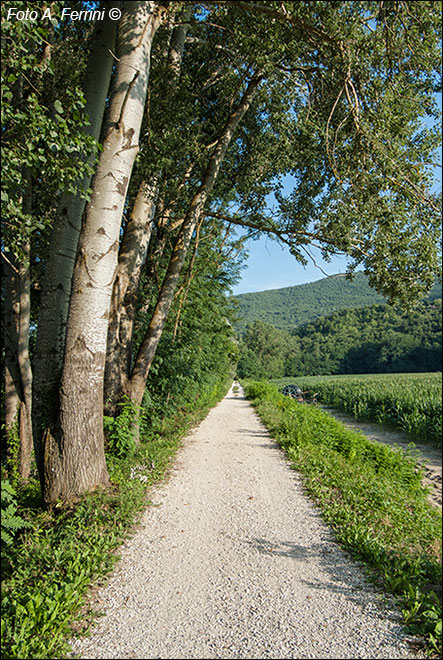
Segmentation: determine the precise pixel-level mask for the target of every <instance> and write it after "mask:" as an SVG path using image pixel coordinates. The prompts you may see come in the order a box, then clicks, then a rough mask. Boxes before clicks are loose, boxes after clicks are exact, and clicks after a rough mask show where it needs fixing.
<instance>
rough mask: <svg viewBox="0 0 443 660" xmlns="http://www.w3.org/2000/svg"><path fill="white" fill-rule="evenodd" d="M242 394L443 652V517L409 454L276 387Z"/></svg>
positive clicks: (354, 545) (257, 386) (415, 627)
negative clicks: (441, 593) (373, 439)
mask: <svg viewBox="0 0 443 660" xmlns="http://www.w3.org/2000/svg"><path fill="white" fill-rule="evenodd" d="M245 392H246V395H247V396H248V397H251V399H252V401H253V403H254V405H255V406H256V409H257V412H258V414H259V415H260V417H261V418H262V420H263V421H264V423H265V424H266V425H267V427H268V428H269V430H270V432H271V434H272V435H273V437H275V438H276V439H277V440H278V442H279V444H280V445H281V446H282V447H284V449H285V451H286V452H287V454H288V456H289V458H290V460H291V462H292V465H293V466H294V468H295V469H297V470H298V471H299V472H300V473H301V474H302V475H303V480H304V484H305V486H306V488H307V489H308V491H309V492H310V493H311V494H312V496H313V497H314V498H315V500H316V502H317V504H318V506H319V507H320V509H321V511H322V515H323V517H324V519H325V521H326V522H327V524H328V525H330V526H331V527H332V528H333V530H334V534H335V536H336V538H337V539H338V540H339V541H340V542H341V543H342V544H343V545H344V546H345V547H346V548H347V550H348V551H349V552H350V553H351V554H352V555H354V556H355V557H356V558H358V559H359V560H362V561H364V562H365V563H366V564H367V565H368V567H370V569H371V575H372V576H373V577H374V579H376V580H377V582H378V583H379V584H380V585H382V586H383V588H384V589H385V590H386V591H387V592H390V593H393V594H395V595H396V596H397V598H398V599H399V602H400V604H401V607H402V611H403V617H404V621H405V624H407V625H408V628H409V629H410V630H411V632H413V633H415V634H419V635H422V636H424V637H425V638H426V640H427V644H428V649H429V651H430V652H435V651H437V652H440V651H441V603H440V601H439V599H438V597H437V595H436V594H437V593H438V591H439V588H440V582H441V514H440V512H439V511H438V510H437V509H435V508H434V507H432V506H431V505H430V504H429V503H428V502H427V500H426V497H425V495H426V490H425V489H424V488H423V487H422V486H421V483H420V481H421V475H420V471H419V470H417V469H416V466H415V462H414V461H413V459H412V457H411V456H408V455H407V454H406V455H405V454H403V453H402V452H399V451H398V450H394V449H391V448H389V447H385V446H382V445H377V444H375V443H372V442H370V441H369V440H367V439H366V438H365V437H364V436H363V435H362V434H360V433H355V432H353V431H349V430H347V429H346V428H345V427H344V426H343V425H342V424H341V423H340V422H337V421H336V420H334V419H332V418H331V417H330V416H329V415H328V414H327V413H325V412H324V411H322V410H320V409H318V408H316V407H312V406H306V405H303V404H300V403H298V402H296V401H294V400H292V399H289V398H287V397H284V396H283V395H282V394H280V393H279V392H278V390H277V387H276V386H275V385H271V384H269V383H247V384H246V387H245Z"/></svg>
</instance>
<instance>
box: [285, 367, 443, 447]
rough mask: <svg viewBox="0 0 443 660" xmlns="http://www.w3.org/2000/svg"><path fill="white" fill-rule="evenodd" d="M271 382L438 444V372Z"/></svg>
mask: <svg viewBox="0 0 443 660" xmlns="http://www.w3.org/2000/svg"><path fill="white" fill-rule="evenodd" d="M273 382H274V383H275V384H276V385H277V386H278V387H279V388H282V387H283V386H284V385H287V384H289V383H295V384H296V385H298V386H299V387H301V388H302V389H303V390H314V391H315V392H317V393H318V401H319V403H323V404H325V405H329V406H332V407H333V408H337V409H338V410H343V411H345V412H347V413H349V414H351V415H353V416H354V417H356V418H357V419H366V420H372V421H375V422H378V423H380V424H383V423H384V424H390V425H392V426H394V427H395V428H399V429H401V430H402V431H405V432H406V433H407V434H408V435H409V436H410V437H411V438H420V439H423V440H428V441H433V442H435V443H436V444H438V445H440V444H441V435H442V381H441V374H440V373H419V374H374V375H356V376H354V375H351V376H348V375H346V376H311V377H300V378H299V377H289V378H284V379H279V380H276V381H273Z"/></svg>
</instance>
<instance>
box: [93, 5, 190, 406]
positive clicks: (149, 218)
mask: <svg viewBox="0 0 443 660" xmlns="http://www.w3.org/2000/svg"><path fill="white" fill-rule="evenodd" d="M192 10H193V8H192V7H191V6H190V7H186V8H185V9H184V10H183V12H182V14H181V16H180V18H181V21H183V22H182V23H181V24H180V25H178V26H176V27H175V28H174V29H173V30H172V33H171V39H170V42H169V48H168V49H167V51H166V53H165V56H166V57H167V62H168V74H169V75H168V82H169V84H168V94H167V96H168V98H167V99H166V100H165V104H166V105H168V103H169V102H170V101H171V99H172V98H173V94H174V92H175V91H176V89H177V84H178V80H179V77H180V69H181V61H182V55H183V49H184V44H185V38H186V34H187V31H188V29H189V25H187V24H186V23H185V21H187V20H188V19H189V17H190V15H191V12H192ZM161 177H162V174H161V172H158V173H157V174H156V175H154V176H153V177H152V179H151V180H150V181H149V182H148V181H146V180H143V181H142V182H141V184H140V188H139V190H138V193H137V196H136V199H135V202H134V206H133V210H132V213H131V216H130V218H129V221H128V224H127V226H126V228H125V232H124V236H123V240H122V244H121V248H120V252H119V258H118V267H117V274H116V278H115V282H114V288H113V292H112V300H111V311H110V317H109V328H108V342H107V351H106V367H105V383H104V386H105V390H104V405H105V414H106V415H109V416H113V417H114V416H115V415H116V414H117V412H118V409H117V404H118V403H119V402H121V401H122V399H123V396H124V394H125V393H127V391H128V379H129V376H130V371H131V367H132V364H131V363H132V345H133V332H134V321H135V313H136V309H137V299H138V290H139V285H140V278H141V273H142V268H143V265H144V263H145V260H146V254H147V251H148V246H149V242H150V239H151V234H152V229H153V222H154V215H155V210H156V204H157V198H158V194H159V187H160V181H161Z"/></svg>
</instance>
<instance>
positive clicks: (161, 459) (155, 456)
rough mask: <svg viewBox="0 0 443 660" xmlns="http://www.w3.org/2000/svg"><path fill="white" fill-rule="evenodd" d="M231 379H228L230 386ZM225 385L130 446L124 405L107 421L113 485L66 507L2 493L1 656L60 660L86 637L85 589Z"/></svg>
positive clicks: (27, 490) (103, 569) (113, 557)
mask: <svg viewBox="0 0 443 660" xmlns="http://www.w3.org/2000/svg"><path fill="white" fill-rule="evenodd" d="M230 382H231V381H229V384H230ZM229 384H228V382H227V381H225V382H224V383H223V384H221V385H219V386H218V387H216V386H211V388H208V391H206V392H205V393H202V395H201V396H200V397H199V398H198V401H196V404H195V406H194V407H193V409H192V411H191V410H190V407H189V406H188V407H187V408H186V409H181V410H176V411H175V413H174V414H173V415H170V416H167V417H164V418H163V419H162V420H159V421H158V423H157V424H156V426H155V428H154V427H152V426H151V427H150V434H149V435H147V428H148V427H147V426H146V429H145V430H144V432H142V435H141V439H142V442H141V443H140V445H139V446H138V447H134V445H133V442H132V435H131V428H132V425H131V419H130V414H129V409H128V406H127V405H124V406H123V407H122V420H123V421H122V425H121V429H120V432H121V435H120V436H119V428H118V425H115V424H111V422H110V421H109V420H108V421H107V422H106V421H105V424H107V428H108V430H110V431H111V433H112V435H113V437H112V441H111V442H110V443H109V450H111V449H112V450H113V453H108V454H107V464H108V471H109V474H110V478H111V483H112V487H111V488H109V489H99V490H97V491H95V492H92V493H88V494H87V495H85V496H84V497H82V498H79V500H78V501H77V502H75V503H71V504H70V505H69V506H66V505H63V504H62V503H60V504H59V505H58V506H55V507H54V508H53V509H52V510H51V511H45V510H43V508H42V502H41V497H40V486H39V484H38V482H37V481H36V480H31V481H30V482H29V483H28V484H26V485H24V484H19V483H17V484H15V485H14V487H12V486H11V484H9V482H5V483H6V484H7V485H6V487H5V488H2V507H3V508H4V509H5V510H6V508H8V507H9V508H8V520H7V526H5V527H4V528H2V530H3V531H4V533H5V534H4V535H3V536H2V578H3V579H2V623H1V635H2V658H5V659H12V658H64V657H66V655H67V653H68V652H69V651H70V646H69V638H70V637H72V635H73V634H74V633H77V634H78V633H81V632H85V631H86V630H87V628H88V626H89V624H90V623H91V622H92V621H93V620H94V618H95V616H96V612H94V611H93V609H92V608H91V606H90V605H89V604H88V599H87V593H88V590H89V588H90V586H91V585H97V584H100V582H102V581H103V580H104V579H105V577H106V576H107V575H108V574H109V573H110V571H111V570H112V568H113V566H114V564H115V562H116V561H117V560H118V557H119V556H118V548H119V546H120V545H121V544H122V542H123V541H124V539H125V538H127V537H128V536H129V535H131V533H133V531H134V530H135V528H136V523H137V522H138V520H139V517H140V515H141V513H142V512H143V510H144V509H146V507H147V506H148V505H149V499H148V496H149V486H151V485H152V484H154V483H156V482H158V481H159V480H161V479H162V478H164V476H165V474H166V472H167V469H168V466H169V465H170V461H171V459H172V457H173V456H174V454H175V452H176V451H177V449H178V448H179V446H180V445H181V441H182V439H183V437H184V435H185V434H186V433H187V432H188V431H189V429H190V428H191V427H192V426H195V425H196V424H198V423H199V422H200V421H201V419H203V418H204V417H205V415H206V414H207V412H208V410H209V409H210V408H211V407H212V406H213V405H215V403H217V401H218V400H219V399H220V398H221V397H222V396H223V395H224V394H225V393H226V391H227V389H228V386H229Z"/></svg>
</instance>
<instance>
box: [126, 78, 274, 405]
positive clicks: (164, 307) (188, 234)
mask: <svg viewBox="0 0 443 660" xmlns="http://www.w3.org/2000/svg"><path fill="white" fill-rule="evenodd" d="M262 79H263V75H262V73H256V74H255V75H254V76H253V78H252V79H251V81H250V83H249V85H248V87H247V89H246V91H245V93H244V94H243V97H242V99H241V101H240V103H239V104H238V106H237V108H236V109H235V110H234V111H233V112H232V113H231V115H230V117H229V119H228V121H227V123H226V125H225V127H224V129H223V131H222V133H221V135H220V137H219V139H218V141H217V145H216V146H215V149H214V152H213V154H212V156H211V158H210V160H209V162H208V165H207V167H206V171H205V174H204V177H203V180H202V183H201V185H200V188H199V190H198V192H197V193H196V194H195V196H194V198H193V200H192V202H191V204H190V206H189V209H188V211H187V213H186V217H185V221H184V223H183V225H182V227H181V229H180V233H179V236H178V238H177V241H176V243H175V245H174V248H173V251H172V255H171V258H170V261H169V266H168V269H167V271H166V275H165V278H164V281H163V285H162V288H161V290H160V294H159V297H158V300H157V304H156V306H155V309H154V313H153V315H152V319H151V322H150V324H149V327H148V331H147V333H146V336H145V338H144V340H143V342H142V344H141V346H140V349H139V351H138V354H137V358H136V361H135V365H134V369H133V371H132V375H131V380H130V382H129V392H128V394H129V396H130V398H131V400H132V401H133V402H134V403H135V404H136V405H141V403H142V400H143V394H144V390H145V387H146V380H147V377H148V374H149V370H150V368H151V365H152V361H153V359H154V357H155V353H156V351H157V346H158V344H159V341H160V338H161V335H162V332H163V328H164V326H165V323H166V320H167V317H168V313H169V309H170V307H171V304H172V301H173V298H174V293H175V290H176V288H177V283H178V279H179V276H180V273H181V270H182V267H183V263H184V260H185V257H186V253H187V250H188V247H189V244H190V242H191V239H192V234H193V232H194V229H195V227H196V225H197V223H198V221H199V219H200V217H201V215H202V213H203V211H204V207H205V204H206V201H207V199H208V197H209V195H210V194H211V192H212V189H213V187H214V184H215V182H216V180H217V176H218V173H219V171H220V167H221V164H222V161H223V158H224V156H225V154H226V151H227V149H228V147H229V144H230V142H231V140H232V136H233V135H234V132H235V129H236V128H237V126H238V125H239V124H240V122H241V121H242V119H243V117H244V115H245V114H246V112H247V111H248V109H249V107H250V105H251V103H252V101H253V99H254V96H255V95H256V93H257V91H258V88H259V85H260V82H261V81H262Z"/></svg>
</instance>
